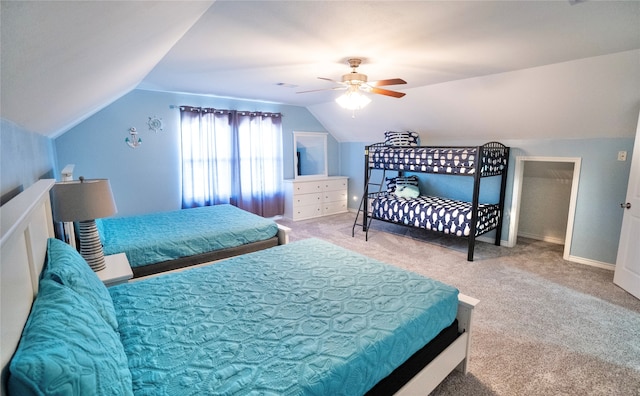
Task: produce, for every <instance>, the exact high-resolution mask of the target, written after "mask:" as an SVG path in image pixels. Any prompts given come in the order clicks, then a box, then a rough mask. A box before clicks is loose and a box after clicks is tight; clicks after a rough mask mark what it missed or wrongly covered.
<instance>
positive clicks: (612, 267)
mask: <svg viewBox="0 0 640 396" xmlns="http://www.w3.org/2000/svg"><path fill="white" fill-rule="evenodd" d="M563 258H564V257H563ZM565 260H567V261H571V262H572V263H578V264H584V265H589V266H591V267H597V268H602V269H606V270H609V271H614V270H615V269H616V265H615V264H611V263H605V262H603V261H596V260H591V259H588V258H584V257H577V256H571V255H569V258H565Z"/></svg>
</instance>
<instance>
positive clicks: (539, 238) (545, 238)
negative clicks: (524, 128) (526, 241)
mask: <svg viewBox="0 0 640 396" xmlns="http://www.w3.org/2000/svg"><path fill="white" fill-rule="evenodd" d="M518 236H519V237H524V238H530V239H535V240H536V241H543V242H549V243H555V244H556V245H564V238H556V237H552V236H548V235H535V234H529V233H527V232H522V231H518Z"/></svg>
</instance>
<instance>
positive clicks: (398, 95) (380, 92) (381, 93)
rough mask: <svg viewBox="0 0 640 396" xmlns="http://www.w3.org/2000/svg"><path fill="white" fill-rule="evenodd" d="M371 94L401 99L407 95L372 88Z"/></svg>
mask: <svg viewBox="0 0 640 396" xmlns="http://www.w3.org/2000/svg"><path fill="white" fill-rule="evenodd" d="M369 92H371V93H374V94H379V95H386V96H392V97H394V98H401V97H403V96H404V95H406V94H405V93H404V92H397V91H391V90H388V89H383V88H375V87H371V89H370V90H369Z"/></svg>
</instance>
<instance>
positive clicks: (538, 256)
mask: <svg viewBox="0 0 640 396" xmlns="http://www.w3.org/2000/svg"><path fill="white" fill-rule="evenodd" d="M354 217H355V214H353V213H347V214H341V215H334V216H328V217H323V218H319V219H313V220H306V221H299V222H291V221H288V220H285V219H283V220H278V222H279V223H281V224H284V225H286V226H289V227H291V228H292V233H291V240H292V241H295V240H299V239H305V238H310V237H315V238H320V239H324V240H327V241H330V242H333V243H335V244H337V245H340V246H343V247H346V248H348V249H351V250H353V251H357V252H360V253H362V254H365V255H367V256H370V257H373V258H376V259H379V260H381V261H384V262H387V263H389V264H392V265H395V266H398V267H401V268H404V269H407V270H409V271H414V272H417V273H420V274H422V275H425V276H428V277H431V278H434V279H438V280H440V281H443V282H445V283H448V284H450V285H453V286H455V287H457V288H458V289H459V290H460V291H461V292H462V293H464V294H467V295H470V296H472V297H475V298H478V299H479V300H480V304H479V305H478V307H477V308H476V311H475V313H474V315H475V316H474V319H475V326H476V327H475V329H474V331H475V333H474V335H473V340H472V351H471V363H470V371H469V373H468V374H467V375H466V376H464V375H462V374H460V373H457V372H455V373H453V374H451V375H449V377H448V378H447V379H445V381H444V382H443V383H442V384H441V385H440V386H439V387H438V388H436V390H435V391H434V392H433V394H434V395H508V396H512V395H545V396H546V395H635V396H640V301H639V300H637V299H635V298H634V297H633V296H631V295H630V294H628V293H626V292H625V291H624V290H622V289H620V288H618V287H617V286H615V285H614V284H613V272H612V271H608V270H604V269H599V268H594V267H590V266H585V265H581V264H575V263H571V262H568V261H564V260H563V259H562V246H559V245H554V244H550V243H545V242H540V241H535V240H532V239H523V238H521V239H519V240H518V243H517V245H516V247H514V248H506V247H499V246H494V245H493V244H489V243H484V242H478V243H477V245H476V251H475V260H474V261H473V262H468V261H466V239H461V238H455V237H447V236H445V235H440V234H435V233H427V232H425V231H421V230H415V229H410V228H406V227H400V226H395V225H391V224H387V223H381V222H377V223H376V222H374V225H373V227H372V229H371V230H370V231H369V241H368V242H366V241H365V238H364V233H363V232H362V230H361V229H359V230H356V234H355V237H354V238H352V236H351V229H352V225H353V219H354ZM383 229H384V230H385V231H382V230H383Z"/></svg>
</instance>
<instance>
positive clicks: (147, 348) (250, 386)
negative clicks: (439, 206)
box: [109, 239, 458, 395]
mask: <svg viewBox="0 0 640 396" xmlns="http://www.w3.org/2000/svg"><path fill="white" fill-rule="evenodd" d="M109 292H110V294H111V296H112V299H113V303H114V306H115V308H116V315H117V319H118V323H119V331H120V334H121V339H122V343H123V345H124V349H125V352H126V354H127V357H128V359H129V366H130V370H131V373H132V376H133V389H134V393H135V394H137V395H147V394H153V395H184V394H193V395H196V394H208V395H221V394H225V395H226V394H236V393H242V394H264V395H301V394H305V395H306V394H322V395H342V394H348V395H358V394H364V393H365V392H366V391H367V390H369V389H370V388H371V387H372V386H373V385H375V384H376V383H377V382H379V381H380V380H381V379H382V378H384V377H386V376H387V375H389V374H390V373H391V372H392V371H393V369H394V368H395V367H396V366H399V365H400V364H401V363H402V362H404V361H405V360H406V359H407V358H408V357H410V356H411V355H412V354H414V353H415V352H416V351H417V350H419V349H420V348H421V347H422V346H423V345H425V344H426V343H428V342H429V341H430V340H431V339H433V338H434V337H435V336H436V335H437V334H438V333H439V332H440V331H441V330H442V329H444V328H446V327H447V326H448V325H450V324H451V323H453V321H454V319H455V317H456V312H457V305H458V291H457V289H455V288H453V287H451V286H448V285H445V284H443V283H441V282H438V281H435V280H432V279H429V278H425V277H423V276H420V275H418V274H414V273H411V272H408V271H404V270H402V269H399V268H396V267H392V266H390V265H387V264H384V263H382V262H379V261H376V260H373V259H370V258H367V257H365V256H363V255H360V254H358V253H355V252H351V251H349V250H346V249H343V248H341V247H338V246H335V245H332V244H330V243H328V242H324V241H321V240H317V239H306V240H301V241H297V242H293V243H290V244H287V245H280V246H277V247H274V248H271V249H267V250H262V251H259V252H255V253H250V254H247V255H243V256H237V257H233V258H231V259H228V260H225V261H223V262H220V263H217V264H214V265H209V266H206V267H200V268H192V269H188V270H186V271H183V272H179V273H174V274H166V275H161V276H158V277H155V278H149V279H145V280H143V281H139V282H133V283H128V284H123V285H118V286H113V287H111V288H109Z"/></svg>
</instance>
